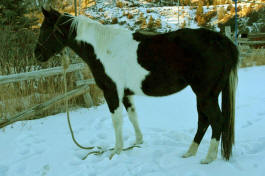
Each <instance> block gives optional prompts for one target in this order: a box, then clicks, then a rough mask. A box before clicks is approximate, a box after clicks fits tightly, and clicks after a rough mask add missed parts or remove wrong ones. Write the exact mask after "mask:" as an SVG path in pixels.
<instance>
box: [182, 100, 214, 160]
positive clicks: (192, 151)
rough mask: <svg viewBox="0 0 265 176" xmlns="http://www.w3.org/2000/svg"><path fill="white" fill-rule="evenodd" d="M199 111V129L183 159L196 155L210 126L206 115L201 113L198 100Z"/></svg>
mask: <svg viewBox="0 0 265 176" xmlns="http://www.w3.org/2000/svg"><path fill="white" fill-rule="evenodd" d="M197 111H198V129H197V132H196V135H195V137H194V139H193V141H192V143H191V145H190V147H189V149H188V151H187V152H186V153H185V154H184V155H183V156H182V157H183V158H188V157H191V156H195V155H196V153H197V150H198V147H199V145H200V143H201V140H202V138H203V136H204V134H205V132H206V130H207V128H208V126H209V121H208V119H207V117H206V116H205V115H204V113H203V112H202V111H201V107H200V105H199V103H198V100H197Z"/></svg>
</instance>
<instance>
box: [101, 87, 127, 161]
mask: <svg viewBox="0 0 265 176" xmlns="http://www.w3.org/2000/svg"><path fill="white" fill-rule="evenodd" d="M103 92H104V97H105V99H106V101H107V104H108V107H109V110H110V112H111V118H112V124H113V128H114V133H115V140H116V143H115V147H114V150H113V151H112V153H111V155H110V159H112V157H113V156H114V155H115V154H120V153H121V151H122V149H123V139H122V122H123V119H122V103H121V100H120V98H119V96H118V92H117V90H116V89H113V90H103Z"/></svg>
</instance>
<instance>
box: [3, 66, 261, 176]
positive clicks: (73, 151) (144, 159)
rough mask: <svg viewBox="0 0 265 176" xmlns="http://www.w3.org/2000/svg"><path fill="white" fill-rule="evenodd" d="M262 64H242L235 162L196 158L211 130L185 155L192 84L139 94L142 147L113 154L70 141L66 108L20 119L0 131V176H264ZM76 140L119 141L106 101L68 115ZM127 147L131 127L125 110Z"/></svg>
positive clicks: (191, 129)
mask: <svg viewBox="0 0 265 176" xmlns="http://www.w3.org/2000/svg"><path fill="white" fill-rule="evenodd" d="M264 89H265V66H261V67H253V68H246V69H240V70H239V84H238V89H237V105H236V130H235V131H236V145H235V147H234V151H233V156H232V158H231V160H230V161H228V162H227V161H224V160H223V159H222V158H221V155H220V150H219V153H218V159H217V160H216V161H214V162H213V163H211V164H209V165H202V164H199V163H200V160H201V159H203V158H204V157H205V156H206V153H207V150H208V146H209V142H210V135H211V130H210V129H209V130H208V131H207V133H206V136H205V137H204V139H203V141H202V143H201V145H200V147H199V151H198V153H197V155H196V156H195V157H191V158H187V159H184V158H182V157H181V155H182V154H183V153H184V152H185V151H186V150H187V149H188V146H189V145H190V143H191V141H192V139H193V136H194V134H195V132H196V128H197V125H196V124H197V112H196V102H195V95H194V94H193V93H192V91H191V89H190V88H189V87H188V88H186V89H185V90H183V91H181V92H179V93H178V94H174V95H172V96H168V97H163V98H150V97H136V99H135V103H136V109H137V111H138V115H139V123H140V126H141V129H142V132H143V135H144V144H142V145H141V148H135V149H133V150H131V151H125V152H122V153H121V154H120V155H117V156H114V157H113V159H112V160H109V159H108V157H109V155H110V152H106V153H104V154H103V155H101V156H95V155H89V156H88V158H87V159H86V160H82V159H81V158H82V157H84V156H85V155H86V154H87V153H88V151H86V150H82V149H79V148H78V147H77V146H75V144H74V143H73V141H72V139H71V136H70V132H69V129H68V126H67V120H66V114H65V113H62V114H57V115H54V116H49V117H46V118H43V119H39V120H32V121H23V122H17V123H15V124H13V125H10V126H8V127H6V128H4V129H2V130H1V131H0V156H1V160H0V176H63V175H64V176H97V175H100V176H109V175H115V176H178V175H179V176H213V175H215V176H224V175H226V176H238V175H240V176H249V175H252V176H261V175H263V174H264V171H265V133H264V132H265V130H264V129H265V101H264V100H265V94H264ZM70 115H71V121H72V125H73V128H74V132H75V135H76V137H77V140H78V141H79V142H80V143H81V144H83V145H88V146H91V145H92V146H103V147H104V148H110V147H113V146H114V142H115V141H114V132H113V128H112V122H111V118H110V113H109V112H108V109H107V105H106V104H103V105H101V106H98V107H95V108H91V109H78V110H75V111H72V112H71V113H70ZM123 131H124V134H123V136H124V143H125V147H127V146H130V145H131V144H132V143H133V142H134V139H135V137H134V130H133V128H132V126H131V124H130V123H129V120H128V118H127V115H126V113H125V111H124V128H123Z"/></svg>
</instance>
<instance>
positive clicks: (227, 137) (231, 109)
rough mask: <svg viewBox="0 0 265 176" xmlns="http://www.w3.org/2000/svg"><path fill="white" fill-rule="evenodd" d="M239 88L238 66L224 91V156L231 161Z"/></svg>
mask: <svg viewBox="0 0 265 176" xmlns="http://www.w3.org/2000/svg"><path fill="white" fill-rule="evenodd" d="M236 86H237V65H236V66H235V67H234V68H233V69H232V70H231V72H230V75H229V79H228V80H227V82H226V85H225V87H224V89H223V90H222V114H223V117H224V126H223V129H222V156H223V157H224V158H225V159H226V160H229V158H230V156H231V155H232V146H233V144H234V142H235V137H234V136H235V133H234V124H235V94H236Z"/></svg>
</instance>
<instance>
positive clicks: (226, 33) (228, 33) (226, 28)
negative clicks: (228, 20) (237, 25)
mask: <svg viewBox="0 0 265 176" xmlns="http://www.w3.org/2000/svg"><path fill="white" fill-rule="evenodd" d="M225 35H226V36H227V37H228V38H229V39H231V40H232V35H231V26H225Z"/></svg>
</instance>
